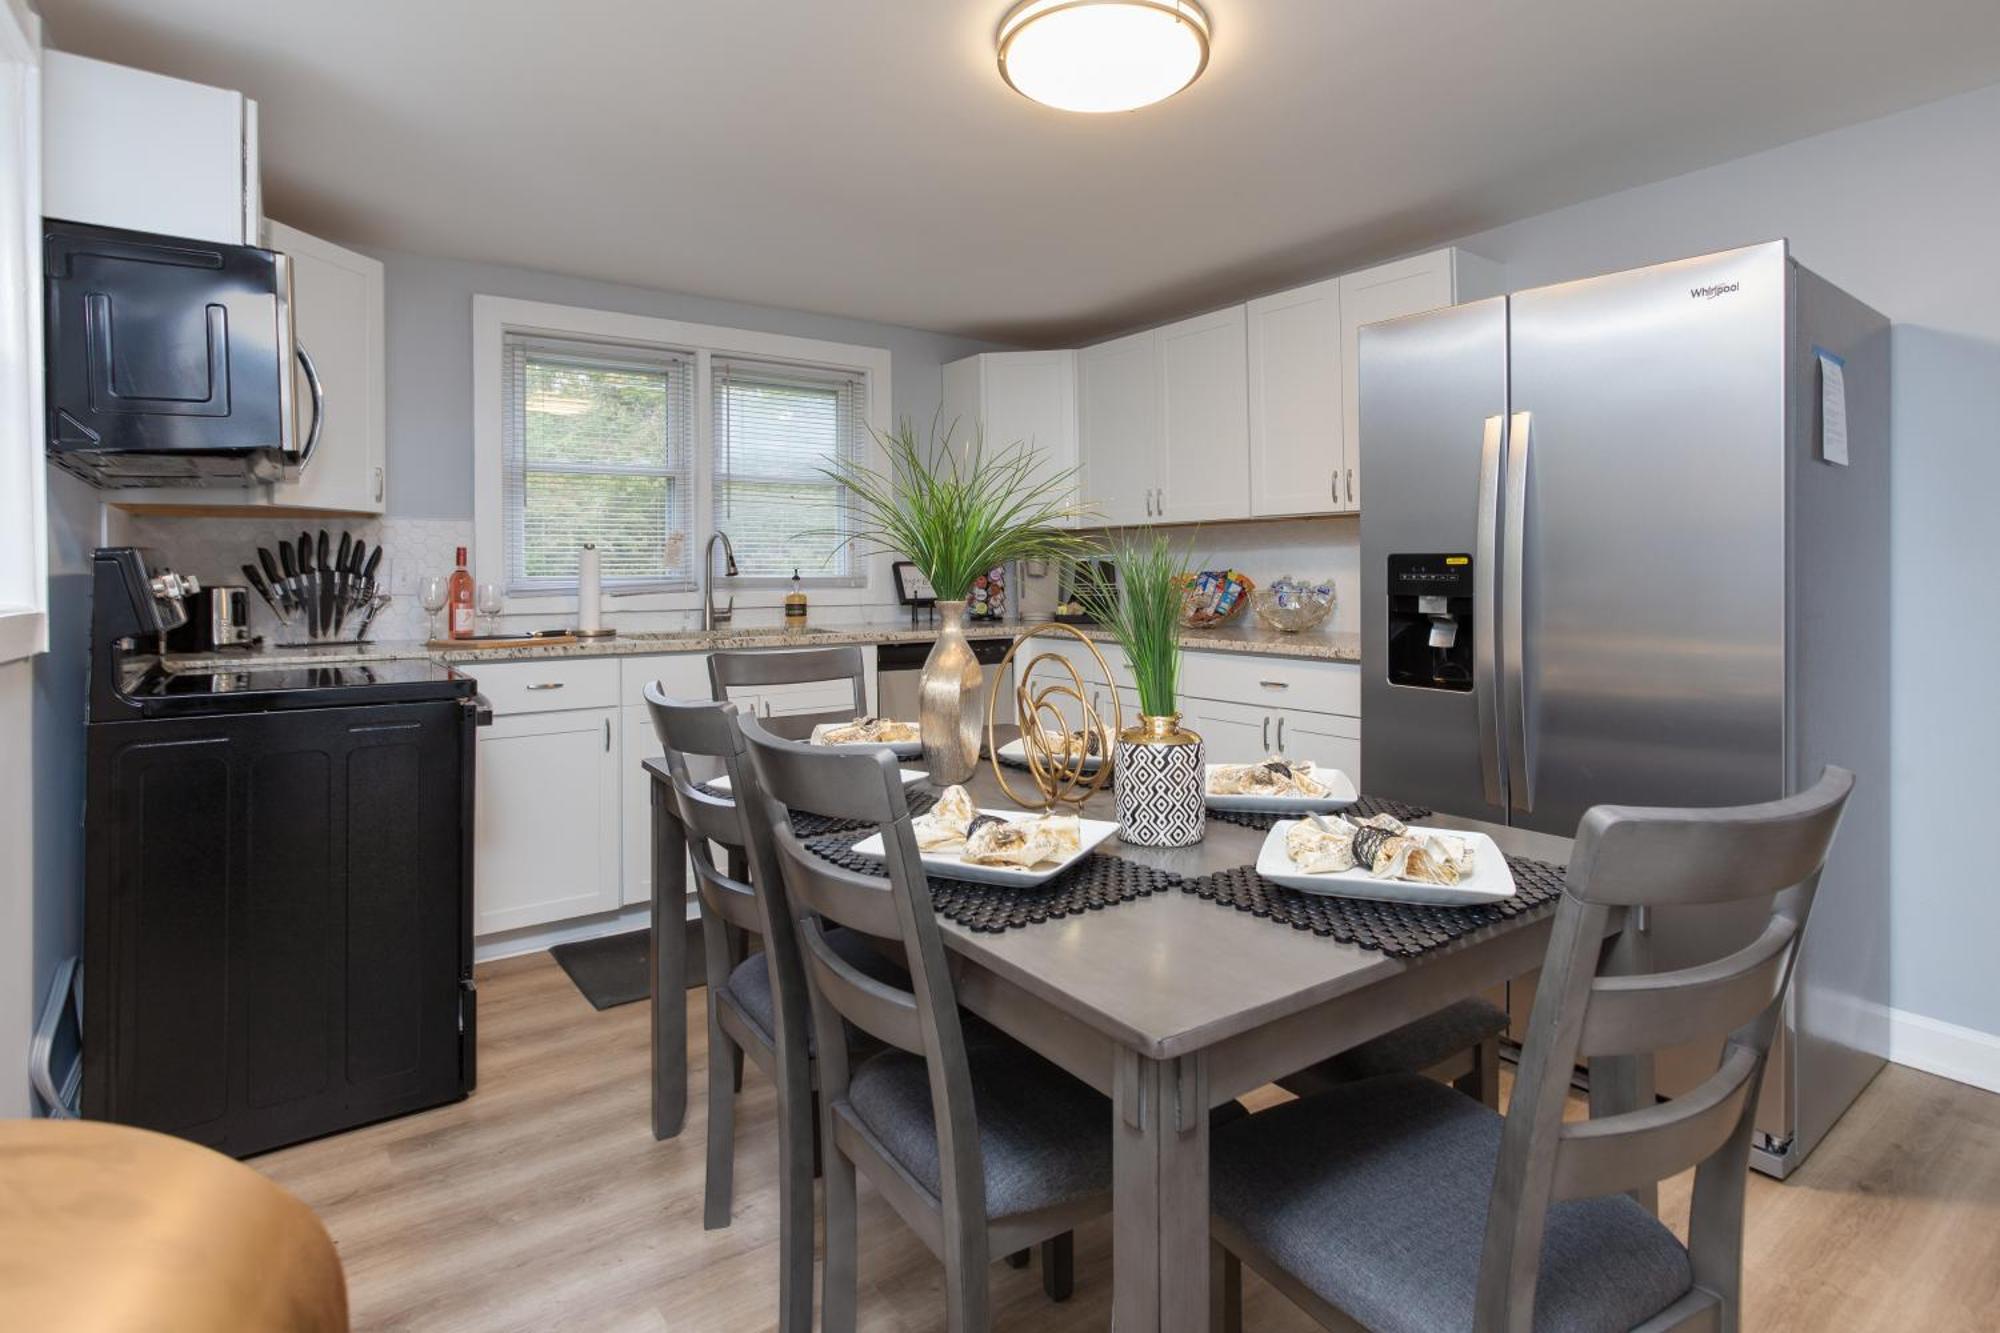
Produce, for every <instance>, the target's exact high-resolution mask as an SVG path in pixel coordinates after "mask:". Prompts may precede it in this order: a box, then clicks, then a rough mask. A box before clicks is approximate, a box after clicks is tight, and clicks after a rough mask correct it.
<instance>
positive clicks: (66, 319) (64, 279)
mask: <svg viewBox="0 0 2000 1333" xmlns="http://www.w3.org/2000/svg"><path fill="white" fill-rule="evenodd" d="M42 245H43V255H42V260H43V282H44V284H45V290H44V293H43V318H44V321H45V348H44V351H45V354H46V357H47V364H48V373H47V407H48V452H49V457H50V459H51V460H52V461H54V462H55V463H57V464H58V465H60V466H61V467H63V468H65V469H67V470H68V471H70V472H74V473H75V474H76V475H77V476H79V477H82V478H83V479H84V480H85V481H88V482H90V483H91V484H92V485H94V486H116V487H126V486H187V485H215V484H222V485H227V484H229V483H230V482H236V483H239V484H241V485H244V486H250V485H256V484H259V483H262V482H270V481H278V480H280V479H282V478H285V477H288V476H295V475H297V473H298V472H299V471H301V470H302V469H303V468H304V467H305V466H306V464H307V463H308V462H310V461H311V459H312V452H313V449H314V447H315V446H316V445H317V444H318V442H319V433H320V424H321V421H322V418H323V417H324V415H325V401H324V398H323V396H322V394H321V392H320V384H319V375H318V373H317V372H316V371H314V369H313V365H312V358H311V357H309V356H307V355H306V352H305V349H304V348H301V347H299V346H298V344H297V341H296V340H295V338H294V337H293V333H292V270H291V261H290V260H289V259H288V258H286V257H285V256H284V255H281V254H278V253H276V252H275V251H271V250H263V249H259V248H258V247H256V246H254V245H219V244H216V243H215V242H213V241H200V240H189V239H186V238H183V237H177V236H157V235H154V234H152V233H150V232H139V231H124V230H120V229H118V228H114V227H92V226H85V225H83V224H81V223H74V222H61V221H57V220H55V219H53V218H51V219H47V220H45V222H44V223H43V228H42ZM295 362H296V364H297V365H298V366H299V368H300V369H301V370H302V371H303V372H304V379H305V382H306V386H307V390H308V392H309V394H310V397H311V400H312V413H311V419H310V424H309V426H308V427H307V429H306V431H305V432H304V438H303V439H301V438H300V432H299V428H298V416H299V413H298V407H299V404H298V402H297V398H298V394H297V391H296V390H295V388H294V383H295V381H294V378H293V372H292V367H293V365H294V363H295Z"/></svg>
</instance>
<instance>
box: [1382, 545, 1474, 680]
mask: <svg viewBox="0 0 2000 1333" xmlns="http://www.w3.org/2000/svg"><path fill="white" fill-rule="evenodd" d="M1478 628H1479V627H1478V626H1477V625H1475V624H1474V623H1473V615H1472V557H1471V556H1469V555H1464V554H1433V555H1392V556H1390V557H1389V638H1388V647H1389V683H1390V684H1392V685H1409V686H1413V687H1415V688H1417V689H1425V690H1457V691H1465V690H1470V689H1471V688H1472V648H1473V642H1474V636H1475V634H1476V632H1477V630H1478Z"/></svg>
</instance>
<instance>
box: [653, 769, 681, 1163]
mask: <svg viewBox="0 0 2000 1333" xmlns="http://www.w3.org/2000/svg"><path fill="white" fill-rule="evenodd" d="M671 801H672V796H671V793H670V792H669V791H668V789H667V786H666V784H665V783H664V782H662V781H661V780H660V779H659V778H658V777H655V778H654V779H653V916H652V922H653V943H652V955H653V956H652V974H653V1000H652V1028H653V1137H654V1138H656V1139H670V1138H673V1137H674V1136H675V1135H677V1134H679V1133H680V1132H681V1127H682V1126H683V1125H685V1124H686V1123H687V835H686V833H685V832H684V831H683V830H682V828H681V821H680V819H679V817H678V816H676V815H675V814H674V812H673V806H672V803H671Z"/></svg>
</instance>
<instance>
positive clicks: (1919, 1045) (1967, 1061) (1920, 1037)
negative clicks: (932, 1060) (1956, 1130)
mask: <svg viewBox="0 0 2000 1333" xmlns="http://www.w3.org/2000/svg"><path fill="white" fill-rule="evenodd" d="M1889 1058H1890V1059H1891V1060H1893V1061H1895V1062H1896V1063H1897V1064H1899V1065H1908V1066H1909V1067H1910V1068H1911V1069H1921V1070H1923V1071H1924V1072H1925V1073H1926V1074H1936V1075H1937V1076H1939V1077H1940V1078H1948V1079H1951V1080H1953V1081H1954V1082H1957V1083H1965V1084H1968V1085H1970V1086H1972V1087H1975V1088H1983V1089H1985V1090H1986V1091H1987V1092H2000V1035H1996V1034H1994V1033H1991V1032H1980V1031H1978V1030H1977V1029H1975V1028H1968V1027H1960V1026H1959V1025H1958V1024H1956V1023H1946V1022H1944V1021H1943V1020H1941V1019H1936V1018H1927V1017H1925V1016H1924V1015H1923V1014H1913V1013H1910V1012H1908V1011H1907V1010H1903V1009H1891V1010H1890V1011H1889Z"/></svg>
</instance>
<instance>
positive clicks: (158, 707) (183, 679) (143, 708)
mask: <svg viewBox="0 0 2000 1333" xmlns="http://www.w3.org/2000/svg"><path fill="white" fill-rule="evenodd" d="M473 690H474V682H473V679H472V677H470V676H467V675H465V674H463V673H462V672H459V671H455V670H453V669H452V668H451V667H448V666H445V665H443V664H441V663H437V662H430V661H425V660H421V659H408V660H401V659H398V660H389V661H381V662H340V663H332V664H325V665H319V664H313V665H308V664H305V663H290V662H288V663H284V664H282V665H262V664H259V665H248V664H246V665H244V666H241V667H215V668H206V669H202V670H195V671H187V670H182V671H169V670H167V669H165V668H164V667H161V666H160V665H158V664H157V663H156V664H154V665H153V666H151V667H149V668H148V669H147V670H146V672H145V674H143V675H142V676H140V677H139V678H138V679H137V680H136V681H134V682H132V683H131V684H129V685H127V686H126V687H125V688H124V689H123V690H121V691H120V694H121V695H122V696H123V698H124V701H125V702H126V703H127V704H128V706H129V707H130V708H131V709H132V711H134V712H136V713H137V714H138V715H139V716H141V717H205V716H213V715H215V714H220V713H266V712H273V711H276V710H279V709H289V708H346V707H353V706H356V705H361V704H391V703H425V702H429V701H432V700H439V699H446V700H449V699H464V698H469V697H470V696H471V695H472V693H473Z"/></svg>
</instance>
